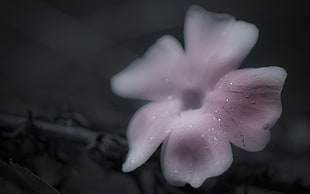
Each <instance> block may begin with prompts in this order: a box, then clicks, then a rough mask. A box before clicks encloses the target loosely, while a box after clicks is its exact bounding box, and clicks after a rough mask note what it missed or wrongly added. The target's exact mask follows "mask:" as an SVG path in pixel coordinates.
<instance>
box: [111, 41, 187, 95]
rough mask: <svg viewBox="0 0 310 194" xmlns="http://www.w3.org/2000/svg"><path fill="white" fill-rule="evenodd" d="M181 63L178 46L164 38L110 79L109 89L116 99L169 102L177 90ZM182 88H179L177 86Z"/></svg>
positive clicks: (182, 54) (181, 58)
mask: <svg viewBox="0 0 310 194" xmlns="http://www.w3.org/2000/svg"><path fill="white" fill-rule="evenodd" d="M183 62H184V51H183V48H182V46H181V45H180V44H179V42H178V41H177V40H176V39H175V38H173V37H172V36H169V35H166V36H163V37H162V38H160V39H159V40H158V41H157V42H156V43H155V44H154V45H153V46H151V47H150V48H149V49H148V51H147V52H146V53H145V55H144V56H143V57H142V58H140V59H137V60H135V61H134V62H132V64H131V65H130V66H129V67H127V68H126V69H125V70H123V71H122V72H120V73H118V74H117V75H115V76H114V77H113V78H112V83H111V84H112V89H113V91H114V92H115V93H116V94H118V95H119V96H123V97H130V98H139V99H146V100H166V99H167V98H173V97H174V95H175V93H176V91H177V90H179V89H180V88H179V86H178V85H179V84H180V80H182V79H180V77H179V76H180V75H179V73H178V72H177V70H178V69H179V67H181V66H182V63H183ZM181 85H182V84H181Z"/></svg>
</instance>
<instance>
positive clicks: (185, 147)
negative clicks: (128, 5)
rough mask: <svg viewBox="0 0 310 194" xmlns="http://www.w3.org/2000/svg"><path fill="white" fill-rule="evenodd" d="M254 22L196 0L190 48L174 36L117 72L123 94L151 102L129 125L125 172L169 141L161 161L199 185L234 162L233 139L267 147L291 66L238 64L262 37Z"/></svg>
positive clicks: (176, 181)
mask: <svg viewBox="0 0 310 194" xmlns="http://www.w3.org/2000/svg"><path fill="white" fill-rule="evenodd" d="M257 37H258V30H257V28H256V27H255V26H254V25H253V24H249V23H246V22H244V21H236V20H235V18H233V17H232V16H230V15H226V14H216V13H211V12H207V11H205V10H204V9H202V8H201V7H198V6H192V7H191V8H190V9H189V10H188V13H187V16H186V20H185V51H184V50H183V48H182V46H181V45H180V44H179V42H178V41H177V40H176V39H174V38H173V37H171V36H164V37H162V38H160V39H159V40H158V41H157V42H156V43H155V44H154V45H153V46H152V47H151V48H150V49H149V50H148V51H147V52H146V54H145V56H144V57H143V58H140V59H137V60H135V61H134V62H133V63H132V64H131V65H130V67H128V68H127V69H125V70H124V71H122V72H120V73H119V74H117V75H115V76H114V77H113V78H112V88H113V91H114V92H115V93H116V94H118V95H120V96H123V97H130V98H140V99H146V100H151V101H153V102H151V103H149V104H147V105H145V106H144V107H142V108H141V109H140V110H139V111H138V112H137V113H136V114H135V115H134V117H133V119H132V120H131V122H130V124H129V128H128V131H127V137H128V142H129V153H128V155H127V159H126V161H125V163H124V164H123V171H124V172H129V171H132V170H134V169H136V168H137V167H139V166H140V165H142V164H143V163H144V162H146V160H148V158H149V157H150V156H151V155H152V154H153V152H154V151H155V150H156V149H157V148H158V147H159V145H160V144H161V143H163V146H162V149H161V165H162V170H163V174H164V176H165V178H166V179H167V181H168V182H169V183H171V184H172V185H176V186H181V185H184V184H185V183H190V184H191V185H192V186H193V187H199V186H200V185H201V184H202V183H203V182H204V180H205V179H207V178H208V177H213V176H217V175H220V174H222V173H223V172H224V171H226V170H227V169H228V168H229V166H230V165H231V163H232V160H233V159H232V152H231V146H230V142H231V143H232V144H234V145H236V146H238V147H240V148H243V149H245V150H247V151H259V150H262V149H263V148H264V147H265V146H266V144H267V143H268V141H269V139H270V132H269V129H270V128H271V127H272V126H273V125H274V124H275V122H276V121H277V119H278V118H279V116H280V114H281V111H282V107H281V99H280V93H281V90H282V87H283V84H284V81H285V78H286V72H285V70H284V69H282V68H280V67H263V68H248V69H240V70H235V69H236V68H237V67H238V66H239V65H240V63H241V62H242V60H243V59H244V58H245V57H246V56H247V54H248V53H249V51H250V50H251V48H252V47H253V46H254V44H255V43H256V40H257Z"/></svg>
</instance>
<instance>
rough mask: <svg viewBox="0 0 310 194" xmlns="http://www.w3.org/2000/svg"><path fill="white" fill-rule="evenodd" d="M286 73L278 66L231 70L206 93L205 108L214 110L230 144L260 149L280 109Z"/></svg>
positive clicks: (250, 149) (253, 149) (264, 144)
mask: <svg viewBox="0 0 310 194" xmlns="http://www.w3.org/2000/svg"><path fill="white" fill-rule="evenodd" d="M286 75H287V74H286V72H285V70H284V69H282V68H280V67H264V68H257V69H242V70H236V71H232V72H230V73H228V74H226V75H225V76H224V77H223V78H222V79H221V80H220V81H219V83H218V84H217V85H216V88H215V89H214V91H213V92H212V93H210V95H208V100H207V103H206V104H205V107H204V109H205V110H206V111H208V112H210V111H211V112H213V114H214V115H215V116H216V119H217V120H218V121H219V122H218V123H219V125H220V126H221V128H222V129H223V130H224V131H225V132H226V133H227V135H228V137H229V140H230V141H231V142H232V143H233V144H235V145H237V146H238V147H241V148H243V149H245V150H247V151H258V150H262V149H263V148H264V147H265V146H266V144H267V143H268V141H269V139H270V132H269V130H268V129H269V128H270V127H272V126H273V125H274V124H275V122H276V121H277V120H278V118H279V117H280V114H281V111H282V106H281V98H280V93H281V90H282V87H283V84H284V81H285V78H286Z"/></svg>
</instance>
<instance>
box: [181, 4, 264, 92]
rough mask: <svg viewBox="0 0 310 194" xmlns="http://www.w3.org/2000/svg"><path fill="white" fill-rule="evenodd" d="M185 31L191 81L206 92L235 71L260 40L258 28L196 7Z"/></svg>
mask: <svg viewBox="0 0 310 194" xmlns="http://www.w3.org/2000/svg"><path fill="white" fill-rule="evenodd" d="M184 31H185V32H184V33H185V53H186V56H187V58H188V60H189V63H190V64H189V67H188V68H189V72H190V74H191V75H188V76H189V77H190V78H189V79H191V80H192V84H193V85H196V86H197V85H199V86H201V87H203V88H205V89H208V88H209V87H212V86H214V84H216V82H217V81H218V79H219V78H220V77H222V76H223V75H224V74H225V73H227V72H230V71H232V70H234V69H236V68H237V67H238V66H239V65H240V63H241V62H242V61H243V59H244V58H245V57H246V56H247V55H248V53H249V52H250V50H251V49H252V47H253V46H254V45H255V43H256V41H257V38H258V29H257V28H256V26H255V25H253V24H250V23H247V22H244V21H236V19H235V18H234V17H232V16H230V15H227V14H218V13H213V12H208V11H206V10H204V9H203V8H201V7H199V6H196V5H195V6H192V7H190V8H189V10H188V12H187V16H186V20H185V30H184Z"/></svg>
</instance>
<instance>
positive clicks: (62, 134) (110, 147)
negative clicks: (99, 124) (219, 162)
mask: <svg viewBox="0 0 310 194" xmlns="http://www.w3.org/2000/svg"><path fill="white" fill-rule="evenodd" d="M0 129H1V130H0V137H2V138H7V139H13V140H14V139H15V138H16V137H17V136H18V135H19V134H22V133H26V135H27V134H29V135H34V136H44V137H46V138H47V139H51V140H53V139H54V140H55V141H56V140H66V141H69V142H74V143H79V144H82V145H85V146H86V147H87V148H88V149H89V156H90V158H91V159H92V160H93V161H95V162H97V163H98V164H100V165H101V166H102V167H104V168H105V169H111V170H114V171H120V169H121V165H122V162H123V160H124V157H125V155H126V153H127V151H128V145H127V140H126V138H125V137H124V136H123V135H120V134H111V133H106V132H98V131H94V130H91V129H88V128H84V127H80V126H65V125H63V124H57V123H53V122H49V121H43V120H39V119H34V118H32V115H31V114H29V115H28V118H26V117H19V116H13V115H4V114H0ZM159 159H160V156H159V152H158V151H157V152H156V153H155V154H154V155H153V156H152V157H151V159H149V161H148V162H147V163H146V164H145V165H143V166H142V167H140V168H138V169H137V170H135V171H134V172H132V173H129V176H131V177H133V178H134V180H136V182H137V186H138V187H139V188H140V190H141V192H143V191H142V190H143V184H141V183H140V181H141V177H142V176H141V175H142V173H143V171H145V170H148V171H149V172H152V173H153V175H154V176H153V177H154V179H155V180H156V184H155V186H154V187H155V188H154V193H156V190H157V189H158V187H160V188H161V189H162V190H164V191H165V192H166V193H193V194H194V193H195V194H202V193H206V192H210V193H233V191H234V190H235V189H236V188H237V187H240V186H245V187H248V186H253V187H260V188H264V189H268V190H273V191H279V192H284V193H294V194H302V193H310V188H309V187H306V186H304V185H302V184H301V183H300V182H298V180H297V181H294V182H288V181H284V180H281V179H280V177H277V175H274V174H270V171H269V170H270V168H269V167H268V166H266V165H262V166H255V165H253V164H246V165H234V166H232V167H231V168H230V169H229V170H228V171H227V172H226V173H224V174H223V175H222V176H219V177H215V178H213V179H208V180H207V181H206V182H205V184H204V185H203V186H202V187H201V188H199V189H193V188H191V187H190V186H185V187H172V186H170V185H169V184H167V182H166V181H165V180H164V178H163V176H162V175H161V173H160V171H161V169H160V164H159ZM142 179H143V178H142Z"/></svg>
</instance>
